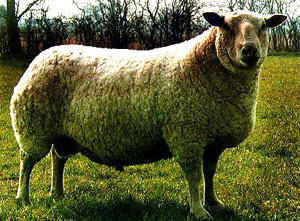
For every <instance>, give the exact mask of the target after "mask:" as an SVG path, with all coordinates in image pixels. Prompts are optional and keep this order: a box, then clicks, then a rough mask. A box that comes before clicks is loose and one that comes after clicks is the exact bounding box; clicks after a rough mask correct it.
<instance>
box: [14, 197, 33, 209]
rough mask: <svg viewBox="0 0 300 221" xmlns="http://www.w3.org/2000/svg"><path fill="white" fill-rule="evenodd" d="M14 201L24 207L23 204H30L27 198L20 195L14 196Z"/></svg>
mask: <svg viewBox="0 0 300 221" xmlns="http://www.w3.org/2000/svg"><path fill="white" fill-rule="evenodd" d="M16 202H17V205H18V206H19V207H24V206H29V205H30V201H29V199H25V198H22V197H16Z"/></svg>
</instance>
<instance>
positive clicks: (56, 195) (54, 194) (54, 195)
mask: <svg viewBox="0 0 300 221" xmlns="http://www.w3.org/2000/svg"><path fill="white" fill-rule="evenodd" d="M63 195H64V194H63V193H61V192H55V191H51V192H50V197H51V198H52V199H53V200H54V201H58V200H61V198H63Z"/></svg>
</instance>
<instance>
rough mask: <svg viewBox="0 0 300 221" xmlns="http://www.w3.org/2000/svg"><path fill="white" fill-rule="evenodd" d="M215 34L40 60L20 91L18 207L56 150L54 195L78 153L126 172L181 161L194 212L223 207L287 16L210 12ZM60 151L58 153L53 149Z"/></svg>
mask: <svg viewBox="0 0 300 221" xmlns="http://www.w3.org/2000/svg"><path fill="white" fill-rule="evenodd" d="M204 18H205V19H206V20H207V21H208V23H210V24H211V25H212V26H214V27H212V28H210V29H209V30H207V31H206V32H204V33H203V34H202V35H200V36H198V37H195V38H193V39H191V40H189V41H185V42H183V43H180V44H176V45H172V46H168V47H164V48H158V49H154V50H149V51H134V50H124V49H121V50H120V49H100V48H93V47H86V46H75V45H69V46H58V47H53V48H50V49H48V50H46V51H44V52H42V53H41V54H40V55H39V56H37V57H36V58H35V59H34V61H33V62H32V63H31V64H30V66H29V68H28V69H27V71H26V72H25V74H24V75H23V76H22V78H21V79H20V82H19V83H18V85H17V86H16V87H15V89H14V94H13V96H12V99H11V106H10V109H11V119H12V125H13V129H14V132H15V136H16V139H17V141H18V143H19V147H20V156H21V157H20V180H19V188H18V193H17V199H18V200H19V201H20V202H21V203H25V204H26V203H28V202H29V177H30V173H31V171H32V169H33V166H34V165H35V164H36V163H37V162H38V161H40V160H41V159H42V158H43V157H45V156H46V155H47V154H48V153H49V152H50V151H51V149H52V150H53V151H52V185H51V186H52V188H51V191H52V194H53V195H57V196H60V195H62V193H63V169H64V165H65V162H66V160H67V158H68V157H69V156H71V155H74V154H76V153H78V152H80V153H82V154H83V155H85V156H87V157H88V158H90V159H91V160H93V161H95V162H98V163H101V164H105V165H110V166H115V167H117V168H122V166H126V165H135V164H143V163H150V162H154V161H158V160H161V159H164V158H170V157H174V158H175V159H176V161H177V162H178V163H179V165H180V166H181V168H182V170H183V172H184V174H185V177H186V179H187V182H188V187H189V191H190V210H191V213H193V214H195V216H196V217H197V218H211V216H210V215H209V213H208V212H207V211H206V210H205V209H204V208H203V206H202V204H201V202H200V196H199V184H200V181H201V179H202V171H203V173H204V181H205V194H204V200H205V206H223V204H222V203H221V201H220V200H219V199H218V198H217V196H216V194H215V192H214V187H213V177H214V174H215V170H216V165H217V162H218V158H219V156H220V154H221V153H222V152H223V151H224V150H225V149H226V148H229V147H235V146H237V145H238V144H240V143H241V142H242V141H243V140H245V139H246V138H247V136H248V135H249V134H250V133H251V131H252V129H253V127H254V124H255V109H256V102H257V92H258V76H259V72H260V69H261V65H262V63H263V61H264V59H265V57H266V56H267V51H268V33H267V27H275V26H277V25H279V24H280V23H282V22H283V21H284V20H285V19H286V16H284V15H272V16H263V15H260V14H256V13H249V12H238V13H237V12H235V13H227V14H224V15H219V14H217V13H213V12H206V13H204ZM52 147H53V148H52Z"/></svg>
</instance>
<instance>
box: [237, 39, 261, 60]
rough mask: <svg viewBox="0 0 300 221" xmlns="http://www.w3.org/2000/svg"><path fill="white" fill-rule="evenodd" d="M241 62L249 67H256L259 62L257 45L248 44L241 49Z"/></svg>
mask: <svg viewBox="0 0 300 221" xmlns="http://www.w3.org/2000/svg"><path fill="white" fill-rule="evenodd" d="M241 55H242V57H241V60H242V62H243V63H244V64H246V65H247V66H254V65H256V63H257V62H258V60H259V57H260V56H259V52H258V49H257V47H256V45H255V44H250V43H249V44H246V45H245V46H244V47H242V49H241Z"/></svg>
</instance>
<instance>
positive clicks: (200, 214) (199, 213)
mask: <svg viewBox="0 0 300 221" xmlns="http://www.w3.org/2000/svg"><path fill="white" fill-rule="evenodd" d="M191 214H193V215H194V216H195V218H196V219H197V220H213V218H212V216H211V215H210V214H209V213H208V212H207V211H206V210H204V209H198V210H191Z"/></svg>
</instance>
